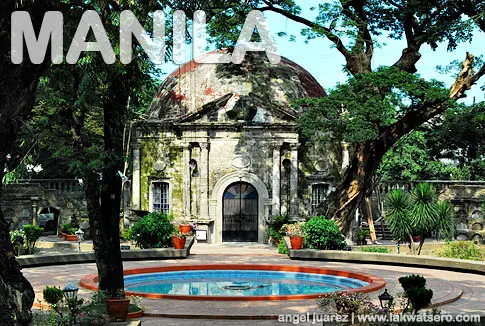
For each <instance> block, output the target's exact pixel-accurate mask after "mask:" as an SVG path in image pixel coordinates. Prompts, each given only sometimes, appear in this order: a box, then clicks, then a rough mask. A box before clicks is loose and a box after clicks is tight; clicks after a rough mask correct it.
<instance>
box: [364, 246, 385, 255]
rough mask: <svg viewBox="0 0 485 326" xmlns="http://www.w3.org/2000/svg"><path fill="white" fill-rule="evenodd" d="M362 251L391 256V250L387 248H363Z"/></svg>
mask: <svg viewBox="0 0 485 326" xmlns="http://www.w3.org/2000/svg"><path fill="white" fill-rule="evenodd" d="M360 251H362V252H377V253H380V254H390V253H391V249H388V248H385V247H362V248H360Z"/></svg>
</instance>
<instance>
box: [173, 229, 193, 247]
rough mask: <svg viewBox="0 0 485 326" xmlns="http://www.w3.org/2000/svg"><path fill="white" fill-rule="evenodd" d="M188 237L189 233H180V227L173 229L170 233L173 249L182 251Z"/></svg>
mask: <svg viewBox="0 0 485 326" xmlns="http://www.w3.org/2000/svg"><path fill="white" fill-rule="evenodd" d="M189 235H190V232H189V233H183V232H182V231H181V228H180V226H179V227H177V226H176V227H175V230H174V231H173V233H172V239H173V246H174V247H175V249H184V248H185V242H186V241H187V236H189Z"/></svg>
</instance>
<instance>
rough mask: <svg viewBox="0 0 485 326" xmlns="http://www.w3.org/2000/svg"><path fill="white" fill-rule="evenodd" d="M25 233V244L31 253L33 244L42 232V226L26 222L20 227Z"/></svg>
mask: <svg viewBox="0 0 485 326" xmlns="http://www.w3.org/2000/svg"><path fill="white" fill-rule="evenodd" d="M22 229H23V230H24V233H25V244H26V246H27V250H28V251H29V253H33V251H34V248H35V244H36V242H37V240H39V238H40V236H41V235H42V233H43V232H44V228H40V227H38V226H35V225H30V224H26V225H24V226H23V228H22Z"/></svg>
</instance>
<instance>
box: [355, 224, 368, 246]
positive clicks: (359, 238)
mask: <svg viewBox="0 0 485 326" xmlns="http://www.w3.org/2000/svg"><path fill="white" fill-rule="evenodd" d="M369 236H370V232H369V231H368V230H363V229H362V228H360V229H359V231H357V233H356V234H355V240H356V242H357V245H359V246H360V245H366V244H367V238H368V237H369Z"/></svg>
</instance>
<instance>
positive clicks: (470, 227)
mask: <svg viewBox="0 0 485 326" xmlns="http://www.w3.org/2000/svg"><path fill="white" fill-rule="evenodd" d="M419 182H428V183H431V184H432V185H433V186H434V187H435V188H436V191H437V193H438V199H439V200H447V201H449V202H450V203H451V204H452V205H453V210H454V212H455V217H456V218H457V231H458V234H459V235H460V234H462V235H467V236H468V237H469V238H473V236H477V235H476V234H477V233H478V234H480V236H481V237H482V239H483V238H484V237H485V231H484V227H485V211H484V209H483V207H482V204H483V203H485V182H482V181H445V180H427V181H426V180H425V181H413V182H395V183H381V184H379V186H378V192H375V193H374V196H373V202H374V214H375V215H374V216H379V215H380V214H382V213H381V212H382V211H383V210H384V209H383V207H384V204H383V201H384V200H385V197H386V195H387V193H389V191H390V190H391V189H395V188H402V189H411V188H412V187H413V186H414V185H415V184H417V183H419Z"/></svg>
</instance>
